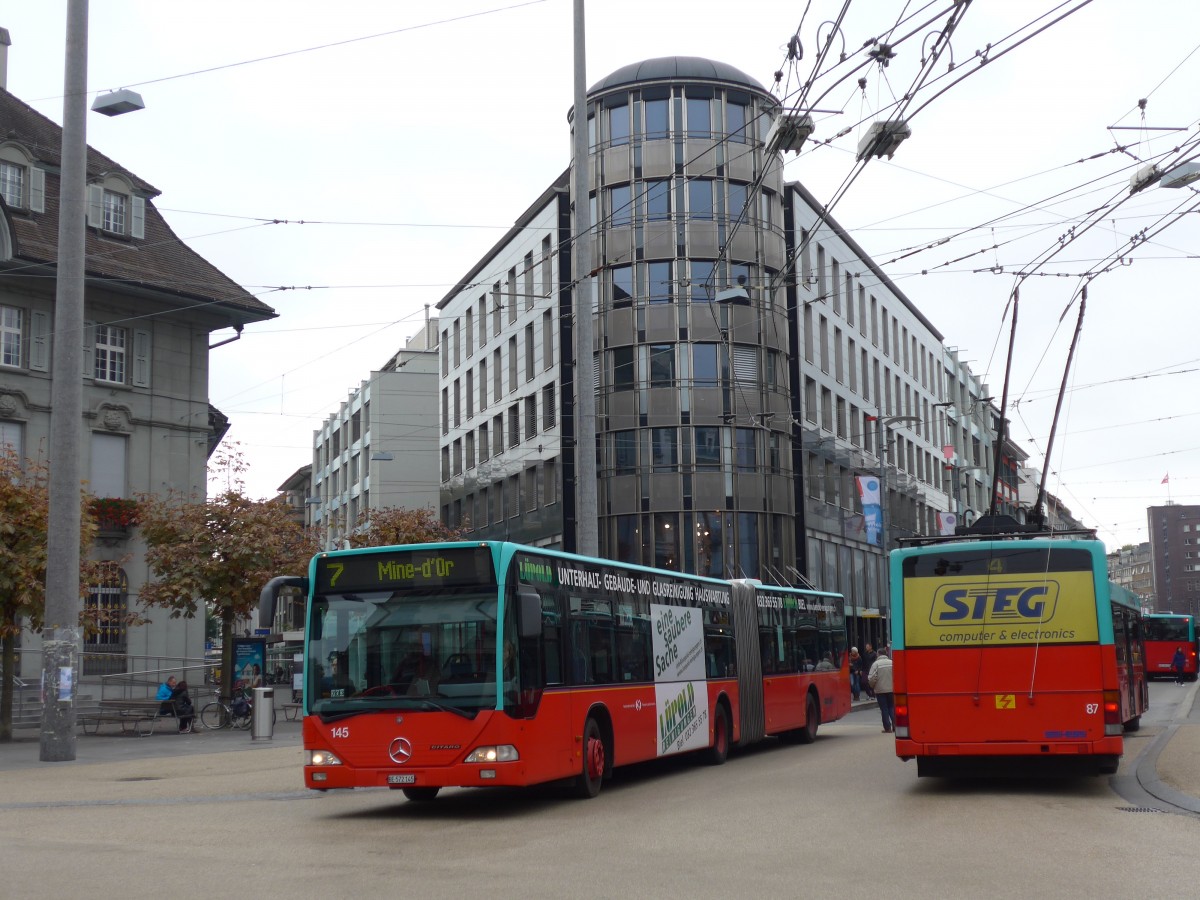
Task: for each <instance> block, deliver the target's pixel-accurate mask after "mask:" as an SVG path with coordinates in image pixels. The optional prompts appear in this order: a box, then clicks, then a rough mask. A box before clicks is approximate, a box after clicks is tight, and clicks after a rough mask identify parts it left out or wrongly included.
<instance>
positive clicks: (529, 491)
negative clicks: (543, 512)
mask: <svg viewBox="0 0 1200 900" xmlns="http://www.w3.org/2000/svg"><path fill="white" fill-rule="evenodd" d="M537 477H538V470H537V467H536V466H531V467H530V468H528V469H526V470H525V495H524V497H522V498H521V499H522V505H523V506H524V508H525V509H526V511H529V512H532V511H533V510H535V509H537V507H538V499H537V495H538V490H537Z"/></svg>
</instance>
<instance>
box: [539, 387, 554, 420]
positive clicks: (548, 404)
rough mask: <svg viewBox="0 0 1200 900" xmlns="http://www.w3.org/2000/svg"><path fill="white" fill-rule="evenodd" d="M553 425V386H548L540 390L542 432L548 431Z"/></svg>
mask: <svg viewBox="0 0 1200 900" xmlns="http://www.w3.org/2000/svg"><path fill="white" fill-rule="evenodd" d="M554 423H555V410H554V385H553V384H548V385H546V386H545V387H543V388H542V431H549V430H550V429H551V428H553V427H554Z"/></svg>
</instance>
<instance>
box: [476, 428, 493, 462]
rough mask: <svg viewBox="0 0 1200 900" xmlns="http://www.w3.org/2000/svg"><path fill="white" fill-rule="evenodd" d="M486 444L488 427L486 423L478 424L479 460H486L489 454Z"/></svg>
mask: <svg viewBox="0 0 1200 900" xmlns="http://www.w3.org/2000/svg"><path fill="white" fill-rule="evenodd" d="M490 455H491V454H490V450H489V445H488V427H487V425H480V426H479V461H480V462H486V461H487V459H488V457H489V456H490Z"/></svg>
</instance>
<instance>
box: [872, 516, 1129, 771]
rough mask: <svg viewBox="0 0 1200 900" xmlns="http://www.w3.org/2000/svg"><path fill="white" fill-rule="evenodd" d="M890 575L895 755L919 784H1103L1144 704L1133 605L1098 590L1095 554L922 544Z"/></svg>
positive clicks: (1104, 587)
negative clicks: (1020, 774)
mask: <svg viewBox="0 0 1200 900" xmlns="http://www.w3.org/2000/svg"><path fill="white" fill-rule="evenodd" d="M1014 524H1015V523H1014ZM890 573H891V590H892V610H893V615H894V620H893V623H892V624H893V627H892V635H893V637H892V641H893V649H894V680H895V700H896V755H897V756H899V757H900V758H901V759H904V760H910V759H915V760H916V761H917V775H918V776H925V775H953V774H960V773H963V774H966V773H978V772H981V771H988V772H996V771H1000V772H1005V771H1015V770H1017V769H1018V765H1017V764H1018V763H1020V762H1023V761H1024V762H1031V761H1034V760H1038V761H1040V766H1041V767H1042V768H1043V770H1049V771H1060V770H1066V771H1083V772H1091V773H1093V774H1102V773H1104V774H1108V773H1112V772H1115V771H1116V769H1117V765H1118V763H1119V760H1120V757H1121V753H1122V749H1123V738H1122V734H1123V732H1124V731H1125V730H1126V729H1128V730H1135V729H1136V728H1137V727H1138V724H1139V719H1140V717H1141V715H1142V713H1143V712H1145V710H1146V708H1147V704H1148V698H1149V694H1148V690H1147V685H1146V670H1145V663H1144V653H1143V647H1142V616H1141V613H1140V609H1139V605H1138V602H1137V598H1136V597H1135V596H1134V595H1133V594H1132V593H1130V592H1129V591H1127V590H1125V589H1123V588H1121V587H1119V586H1117V585H1114V584H1111V583H1110V582H1109V581H1108V574H1107V568H1106V560H1105V550H1104V545H1103V543H1102V542H1100V541H1098V540H1095V538H1094V535H1092V534H1091V533H1090V532H1087V533H1078V532H1076V533H1072V534H1071V535H1070V536H1066V537H1052V536H1048V535H1045V534H1042V535H1032V534H1027V533H1016V534H1007V535H1006V534H994V533H993V534H985V535H978V536H975V537H970V536H968V537H956V538H953V539H936V538H934V539H929V540H927V541H917V542H911V545H909V546H903V547H902V548H901V549H899V550H896V551H894V552H893V553H892V554H891V557H890ZM1029 768H1030V767H1023V768H1022V769H1021V770H1022V771H1026V770H1028V769H1029Z"/></svg>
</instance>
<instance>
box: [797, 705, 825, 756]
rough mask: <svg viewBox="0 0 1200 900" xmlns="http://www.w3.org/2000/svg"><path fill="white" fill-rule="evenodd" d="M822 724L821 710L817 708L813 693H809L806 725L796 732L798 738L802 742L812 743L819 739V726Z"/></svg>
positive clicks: (805, 710) (805, 712)
mask: <svg viewBox="0 0 1200 900" xmlns="http://www.w3.org/2000/svg"><path fill="white" fill-rule="evenodd" d="M820 724H821V711H820V710H819V709H817V701H816V700H814V699H813V695H812V694H809V695H808V700H807V701H806V702H805V704H804V727H803V728H801V729H799V730H798V731H797V732H796V740H798V741H799V742H800V743H801V744H811V743H812V742H813V741H815V740H816V739H817V726H818V725H820Z"/></svg>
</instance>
